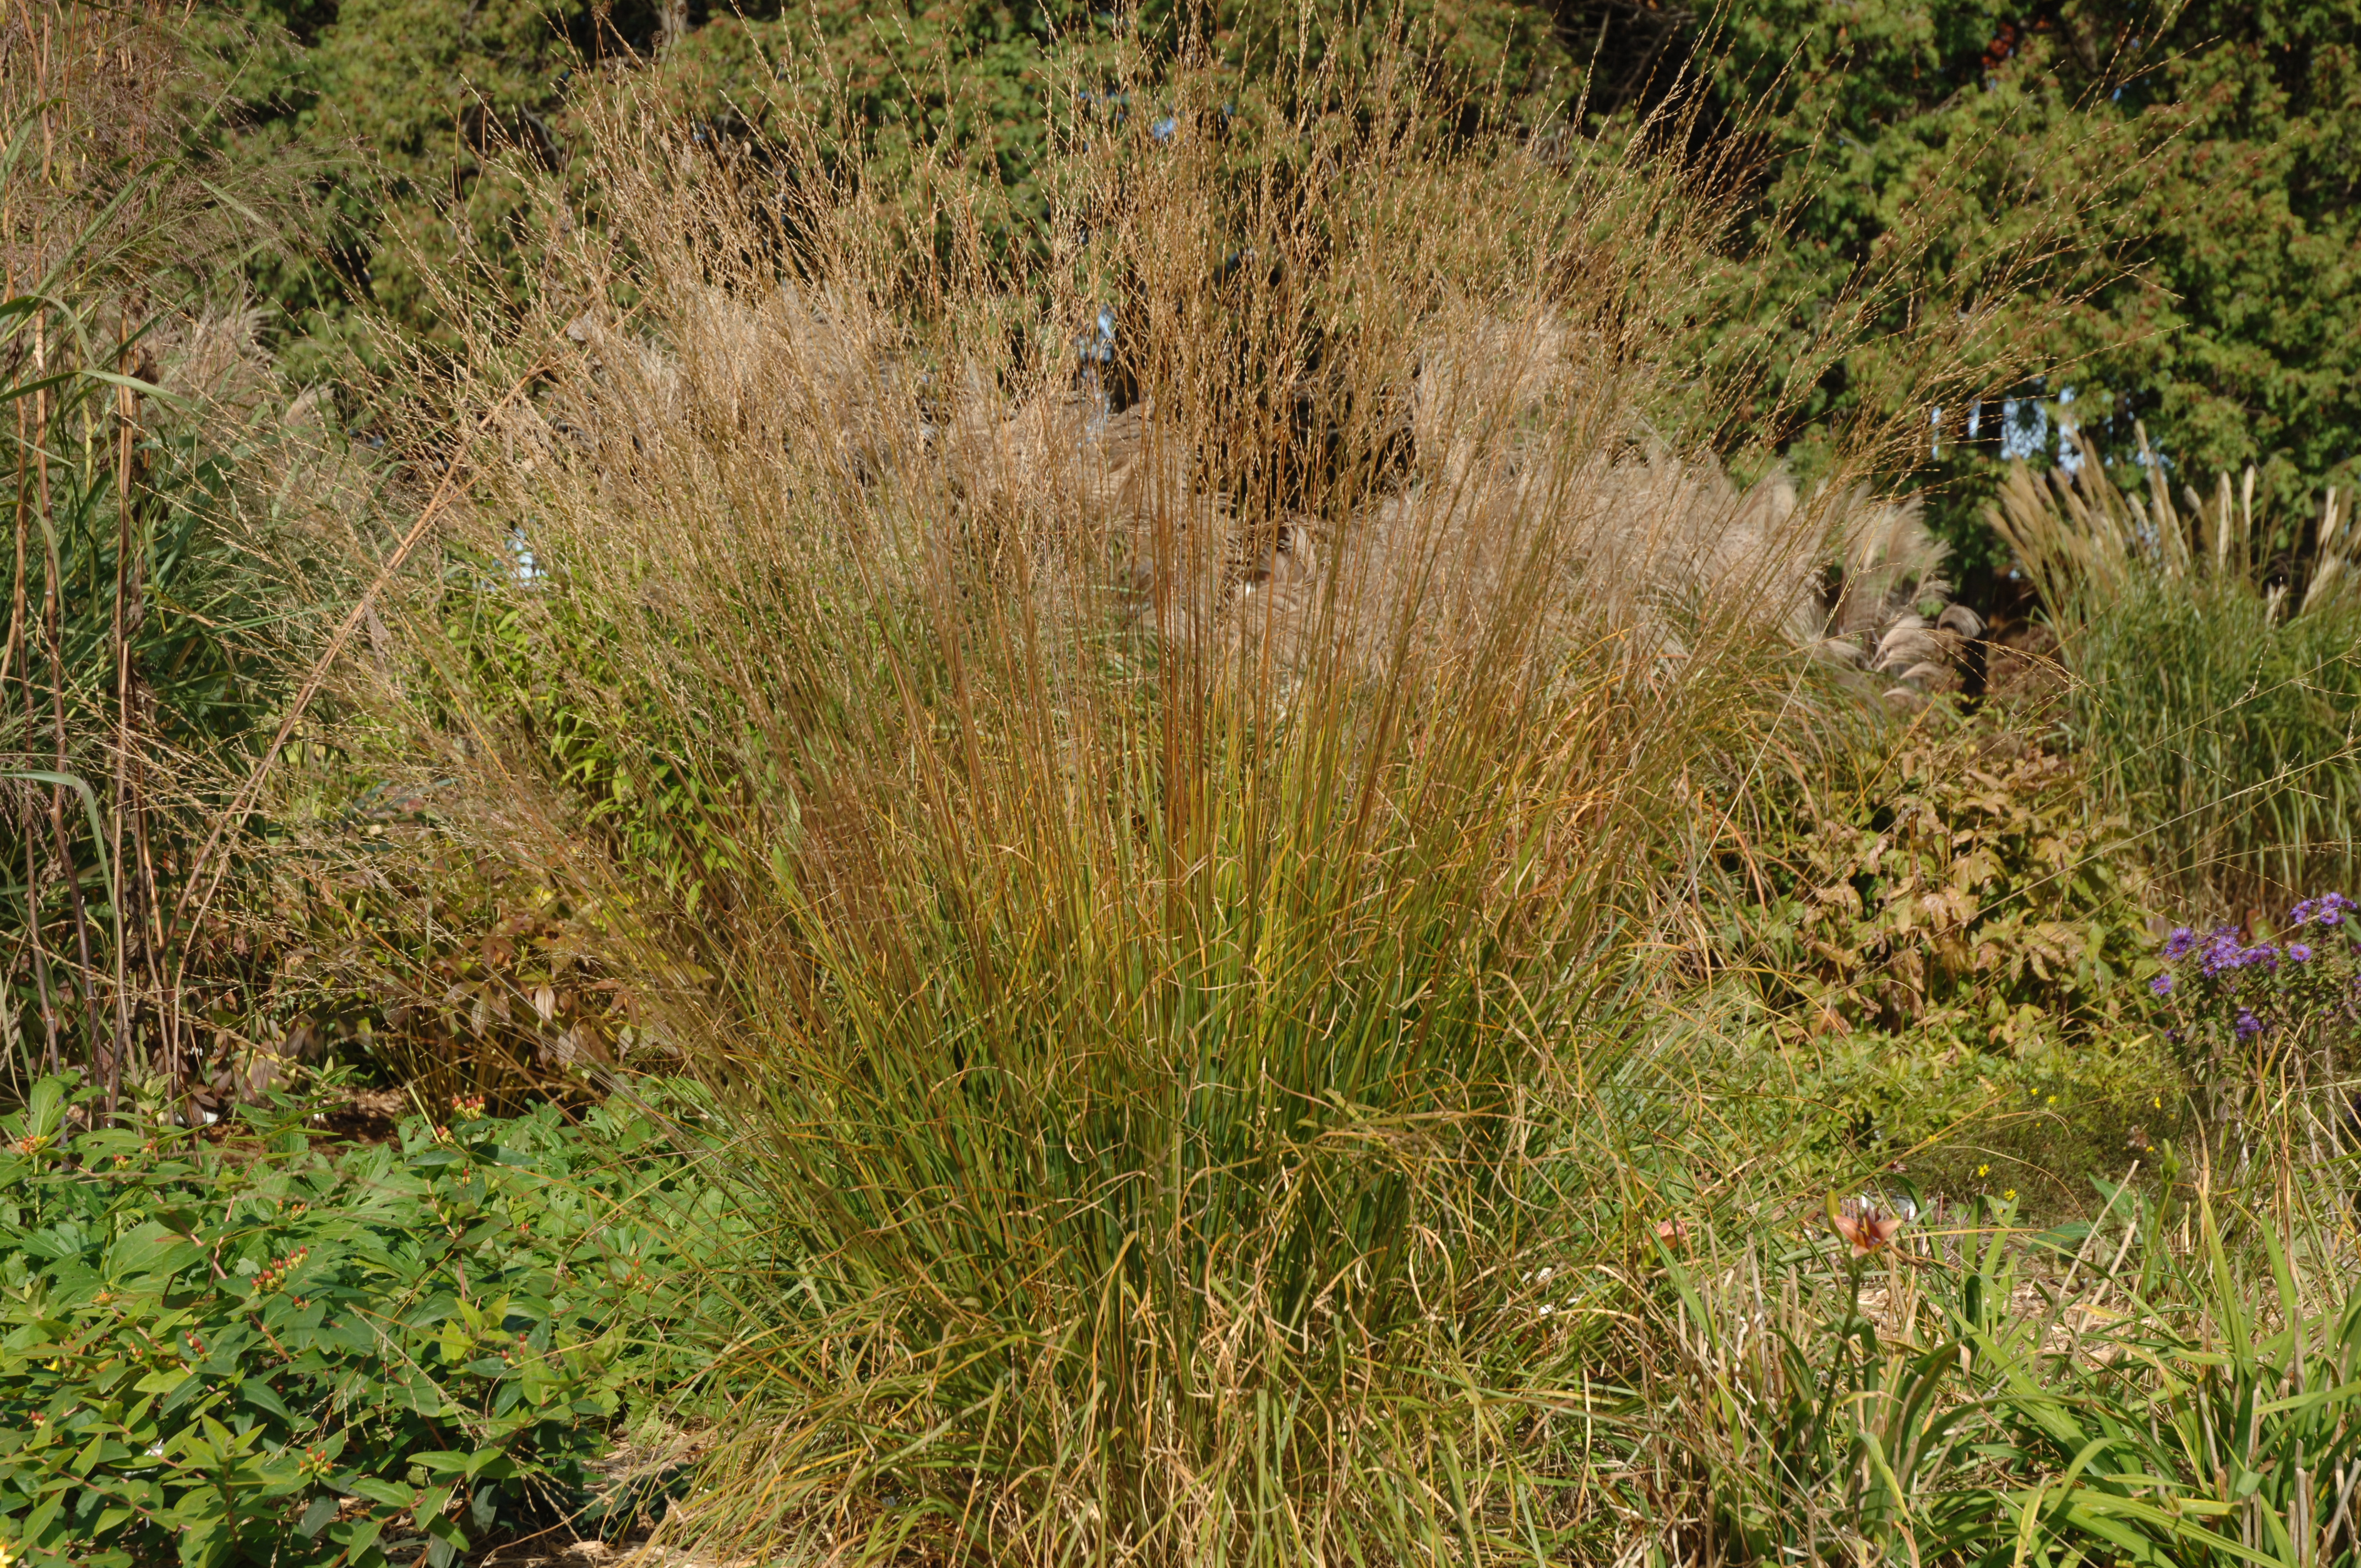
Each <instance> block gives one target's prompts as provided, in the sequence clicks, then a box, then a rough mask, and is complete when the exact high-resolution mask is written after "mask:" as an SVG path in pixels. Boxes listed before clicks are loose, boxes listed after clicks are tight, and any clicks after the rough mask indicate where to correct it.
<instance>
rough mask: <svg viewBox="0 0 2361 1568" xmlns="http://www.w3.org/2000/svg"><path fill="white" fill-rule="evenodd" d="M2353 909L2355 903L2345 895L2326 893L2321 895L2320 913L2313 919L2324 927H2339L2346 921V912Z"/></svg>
mask: <svg viewBox="0 0 2361 1568" xmlns="http://www.w3.org/2000/svg"><path fill="white" fill-rule="evenodd" d="M2352 907H2354V904H2353V901H2352V900H2351V899H2349V898H2347V897H2345V895H2344V894H2341V893H2325V894H2321V897H2320V906H2319V912H2318V914H2316V915H2315V916H2313V918H2315V919H2317V920H2318V921H2319V922H2320V923H2321V924H2322V925H2323V926H2334V925H2338V924H2341V923H2342V922H2343V921H2344V919H2345V911H2346V910H2348V909H2351V908H2352Z"/></svg>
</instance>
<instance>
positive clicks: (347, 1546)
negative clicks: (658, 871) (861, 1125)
mask: <svg viewBox="0 0 2361 1568" xmlns="http://www.w3.org/2000/svg"><path fill="white" fill-rule="evenodd" d="M92 1104H93V1095H92V1094H91V1093H90V1092H89V1091H72V1090H71V1085H70V1083H69V1081H68V1080H57V1079H49V1080H43V1081H42V1082H41V1083H39V1084H38V1085H37V1086H35V1088H34V1090H33V1092H32V1095H31V1098H30V1100H29V1102H27V1106H26V1108H25V1109H24V1110H23V1111H22V1112H21V1113H18V1114H16V1115H14V1116H11V1117H9V1118H8V1119H7V1122H6V1124H5V1133H6V1136H7V1139H8V1142H7V1145H6V1147H5V1150H0V1520H5V1523H0V1542H5V1545H6V1546H7V1547H8V1548H10V1549H11V1550H13V1551H14V1552H16V1553H17V1554H18V1557H19V1558H20V1560H22V1561H24V1562H26V1563H40V1564H57V1565H59V1568H65V1565H67V1564H71V1565H73V1568H100V1565H104V1564H129V1563H147V1562H153V1561H157V1560H158V1558H159V1553H163V1552H170V1551H173V1550H177V1551H178V1552H179V1560H180V1561H181V1562H182V1563H190V1564H215V1563H239V1562H251V1561H267V1562H275V1563H315V1564H321V1565H323V1568H324V1565H327V1564H354V1565H357V1568H374V1565H376V1564H381V1563H385V1562H386V1561H388V1559H387V1556H386V1552H387V1550H388V1548H389V1546H390V1544H391V1542H390V1539H389V1535H388V1532H389V1531H392V1532H395V1533H397V1534H410V1533H414V1532H418V1531H423V1533H424V1536H425V1537H426V1539H425V1540H424V1541H413V1542H412V1545H411V1546H410V1547H408V1548H407V1549H405V1550H406V1552H407V1554H408V1555H410V1556H416V1555H417V1554H418V1553H420V1552H424V1553H425V1554H426V1557H427V1560H429V1561H432V1562H434V1563H449V1562H451V1561H453V1560H454V1559H455V1557H456V1554H457V1553H458V1552H460V1551H462V1550H464V1549H466V1548H467V1546H468V1545H469V1544H470V1543H471V1542H475V1543H480V1542H481V1541H484V1540H485V1538H486V1536H487V1535H488V1534H496V1533H497V1532H499V1531H500V1530H505V1529H509V1528H511V1527H513V1526H515V1525H517V1524H519V1523H520V1522H522V1521H524V1520H527V1519H542V1520H546V1519H550V1518H552V1517H555V1516H563V1515H567V1514H574V1513H577V1512H579V1511H580V1510H582V1509H583V1508H585V1507H586V1506H587V1505H588V1503H589V1501H590V1499H589V1497H588V1488H589V1487H590V1486H592V1485H593V1484H594V1481H595V1477H594V1476H593V1475H592V1473H591V1471H590V1470H589V1468H588V1466H589V1465H590V1464H592V1462H594V1461H596V1460H597V1459H598V1457H599V1456H600V1455H601V1454H602V1453H604V1452H605V1451H606V1449H607V1447H608V1446H609V1441H610V1439H609V1433H610V1432H611V1431H613V1430H614V1428H615V1426H616V1424H617V1422H618V1421H619V1420H621V1419H622V1418H623V1417H624V1415H625V1403H624V1400H625V1390H626V1389H627V1388H628V1387H631V1385H632V1382H633V1380H634V1379H635V1378H639V1377H644V1376H650V1375H651V1374H661V1375H663V1376H664V1378H665V1379H666V1380H667V1381H670V1380H675V1379H677V1378H678V1377H679V1376H682V1375H683V1374H684V1373H686V1372H687V1371H689V1370H691V1368H692V1365H693V1363H692V1362H691V1360H690V1359H689V1358H688V1357H687V1356H686V1354H684V1352H683V1350H682V1347H681V1346H680V1345H679V1344H678V1343H676V1342H675V1341H673V1340H672V1339H671V1338H669V1337H668V1335H669V1332H670V1330H671V1328H672V1326H673V1325H674V1324H675V1323H676V1322H677V1321H680V1319H681V1318H682V1317H683V1316H684V1314H685V1312H686V1304H685V1301H684V1298H683V1297H682V1296H681V1294H680V1292H681V1290H682V1289H683V1288H684V1287H686V1286H687V1284H688V1281H689V1279H690V1276H689V1275H686V1274H684V1272H683V1263H684V1248H685V1247H686V1246H687V1245H690V1244H689V1242H688V1239H687V1238H688V1237H689V1236H691V1235H692V1234H697V1232H698V1231H700V1230H702V1229H707V1228H708V1227H709V1225H710V1223H711V1222H712V1220H713V1218H714V1214H715V1210H714V1203H715V1200H716V1195H715V1193H714V1191H713V1190H711V1189H710V1188H707V1187H703V1186H700V1185H699V1184H698V1183H697V1181H696V1180H695V1179H694V1177H693V1175H692V1174H691V1172H690V1169H689V1168H688V1167H687V1166H686V1164H685V1163H684V1162H683V1161H682V1160H681V1159H680V1158H678V1157H676V1156H675V1155H673V1154H671V1153H670V1152H669V1151H668V1150H667V1149H666V1148H665V1146H664V1145H663V1144H662V1143H661V1142H660V1141H658V1140H656V1139H655V1138H654V1137H653V1135H652V1133H651V1130H650V1128H649V1127H648V1125H647V1124H645V1123H644V1122H642V1121H640V1120H638V1119H636V1118H634V1117H633V1116H632V1115H631V1113H628V1112H627V1111H624V1110H623V1109H621V1108H620V1106H618V1107H615V1108H613V1109H610V1110H607V1111H602V1112H600V1113H595V1114H594V1115H593V1116H592V1117H590V1118H589V1119H588V1121H587V1122H585V1123H583V1124H579V1125H569V1124H566V1122H564V1121H563V1120H561V1119H560V1118H559V1117H558V1116H557V1114H556V1113H555V1112H553V1111H547V1110H544V1111H542V1112H538V1113H533V1114H532V1115H529V1116H525V1117H522V1118H519V1119H516V1120H512V1121H504V1120H499V1119H490V1118H483V1117H479V1116H477V1115H475V1114H474V1109H475V1108H474V1107H473V1106H471V1105H467V1104H458V1105H453V1106H450V1107H448V1108H447V1109H444V1110H442V1111H441V1112H440V1113H438V1114H437V1115H436V1116H435V1117H434V1118H431V1119H429V1118H412V1119H409V1120H406V1121H405V1122H404V1123H403V1124H402V1126H401V1132H400V1135H399V1138H398V1140H397V1141H395V1142H392V1143H389V1144H384V1145H378V1146H360V1147H354V1148H347V1149H342V1150H334V1149H327V1150H323V1149H316V1148H314V1147H313V1138H314V1136H316V1135H314V1134H313V1133H311V1132H308V1131H307V1125H308V1122H309V1118H308V1116H307V1114H306V1113H307V1112H308V1110H309V1109H310V1107H309V1106H308V1105H307V1104H304V1103H302V1102H292V1101H290V1100H288V1099H287V1098H286V1097H284V1096H280V1097H278V1098H277V1099H276V1101H275V1102H274V1103H273V1105H272V1106H271V1107H269V1108H266V1109H250V1110H249V1111H248V1112H247V1113H246V1115H245V1116H244V1117H243V1118H242V1119H241V1121H240V1123H239V1124H238V1125H237V1128H236V1131H237V1133H238V1136H237V1138H236V1139H235V1140H234V1141H231V1142H226V1143H225V1142H220V1141H217V1140H216V1139H214V1137H212V1136H210V1135H204V1134H201V1133H190V1132H181V1131H174V1130H171V1129H170V1128H161V1129H159V1128H148V1129H127V1128H126V1129H103V1128H102V1129H95V1130H93V1129H91V1128H89V1127H88V1125H87V1116H86V1113H87V1111H88V1110H89V1108H90V1106H91V1105H92Z"/></svg>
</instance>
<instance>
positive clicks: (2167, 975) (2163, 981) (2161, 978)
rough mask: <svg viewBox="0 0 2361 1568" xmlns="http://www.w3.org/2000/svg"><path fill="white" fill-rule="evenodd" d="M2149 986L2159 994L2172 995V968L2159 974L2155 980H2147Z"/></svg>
mask: <svg viewBox="0 0 2361 1568" xmlns="http://www.w3.org/2000/svg"><path fill="white" fill-rule="evenodd" d="M2147 988H2148V989H2149V990H2150V991H2153V992H2156V993H2157V994H2158V996H2170V995H2171V994H2172V971H2171V970H2165V971H2164V972H2163V973H2162V974H2160V975H2158V976H2157V977H2156V978H2155V979H2154V980H2152V981H2148V982H2147Z"/></svg>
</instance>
